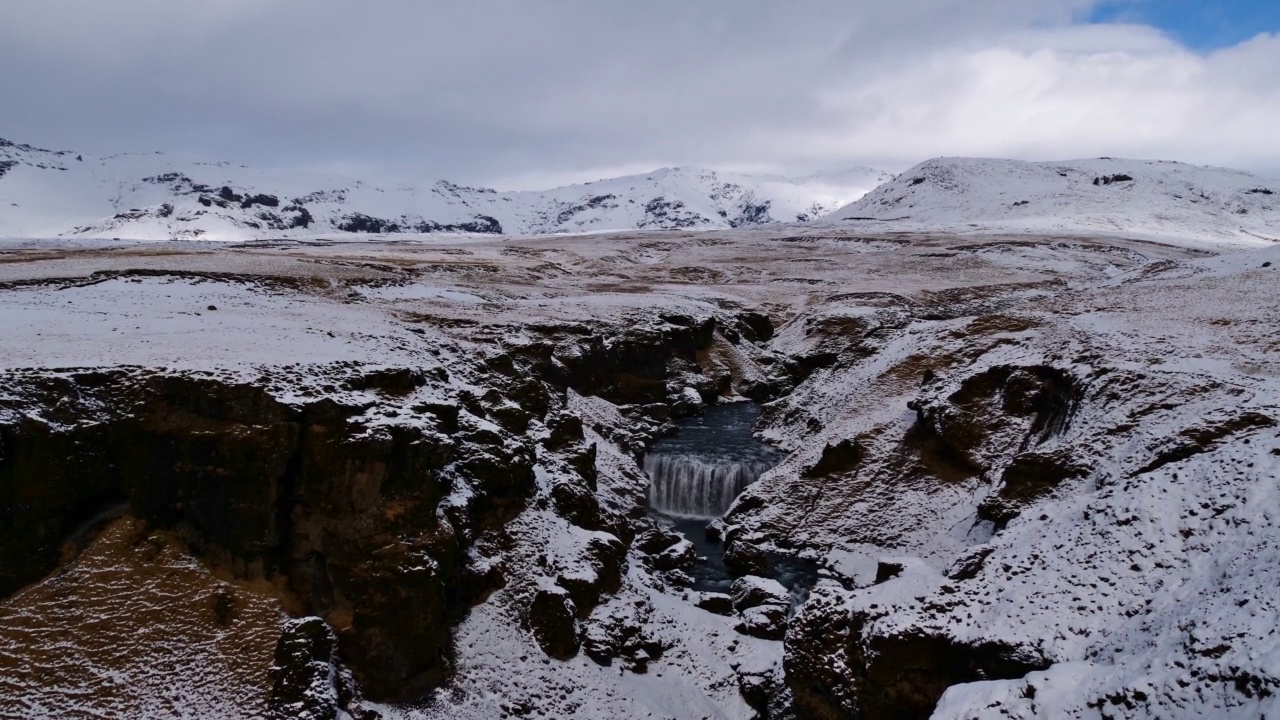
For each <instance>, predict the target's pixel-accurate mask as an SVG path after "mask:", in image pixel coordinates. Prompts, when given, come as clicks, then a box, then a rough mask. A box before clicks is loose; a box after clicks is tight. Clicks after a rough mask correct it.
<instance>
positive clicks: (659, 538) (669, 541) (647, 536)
mask: <svg viewBox="0 0 1280 720" xmlns="http://www.w3.org/2000/svg"><path fill="white" fill-rule="evenodd" d="M682 539H683V538H682V537H681V536H680V533H676V532H671V531H668V530H664V529H662V528H653V529H651V530H646V531H644V532H642V533H640V534H639V535H637V536H636V542H635V544H636V549H638V550H639V551H640V552H642V553H645V554H646V555H653V554H654V553H659V552H662V551H663V550H666V549H667V548H669V547H671V546H672V545H675V544H676V543H678V542H680V541H681V540H682Z"/></svg>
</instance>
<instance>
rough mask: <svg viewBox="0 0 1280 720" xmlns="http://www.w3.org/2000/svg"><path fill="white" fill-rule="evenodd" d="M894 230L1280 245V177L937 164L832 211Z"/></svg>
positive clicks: (1124, 166)
mask: <svg viewBox="0 0 1280 720" xmlns="http://www.w3.org/2000/svg"><path fill="white" fill-rule="evenodd" d="M827 220H828V221H830V222H833V223H837V224H841V225H843V224H849V223H855V224H862V225H865V224H868V223H875V224H876V225H877V226H881V225H889V226H891V228H886V227H879V228H878V229H879V230H880V231H883V230H886V229H901V230H918V231H924V232H928V231H937V230H947V231H959V232H992V231H995V232H1028V233H1037V234H1049V235H1052V234H1061V233H1070V234H1077V235H1079V234H1091V235H1099V234H1103V235H1119V236H1124V237H1150V238H1157V239H1161V240H1164V241H1168V242H1183V243H1185V242H1195V241H1201V242H1203V241H1209V242H1219V243H1221V242H1224V241H1225V242H1230V243H1232V244H1236V245H1243V246H1259V245H1265V244H1267V243H1269V242H1275V241H1277V240H1280V180H1275V179H1268V178H1262V177H1258V176H1256V175H1251V174H1249V173H1246V172H1241V171H1238V170H1227V169H1224V168H1214V167H1201V166H1196V165H1187V164H1184V163H1177V162H1155V161H1148V160H1126V159H1119V158H1099V159H1094V160H1072V161H1066V162H1038V163H1033V162H1021V161H1017V160H996V159H982V158H936V159H933V160H929V161H927V162H923V163H921V164H919V165H917V166H915V167H913V168H911V169H910V170H908V171H906V172H904V173H902V174H901V175H899V176H897V177H896V178H895V179H894V180H893V181H891V182H887V183H885V184H884V185H882V186H880V187H879V188H876V190H874V191H873V192H871V193H868V194H867V195H865V196H863V197H862V198H860V199H858V200H856V201H854V202H853V203H851V204H850V205H848V206H846V207H843V208H841V209H840V210H838V211H836V212H834V213H832V214H831V215H830V216H829V217H828V218H827Z"/></svg>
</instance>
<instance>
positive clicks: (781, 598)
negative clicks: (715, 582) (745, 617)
mask: <svg viewBox="0 0 1280 720" xmlns="http://www.w3.org/2000/svg"><path fill="white" fill-rule="evenodd" d="M730 592H731V594H732V597H733V609H734V610H737V611H738V612H743V611H744V610H747V609H749V608H753V607H759V606H761V605H781V606H783V607H784V608H787V607H790V606H791V594H790V593H788V592H787V589H786V588H785V587H783V586H782V583H780V582H778V581H777V580H772V579H769V578H762V577H754V576H750V575H749V576H747V577H740V578H738V579H737V580H734V581H733V587H732V589H731V591H730Z"/></svg>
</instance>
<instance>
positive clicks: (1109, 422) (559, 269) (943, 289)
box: [0, 229, 1280, 719]
mask: <svg viewBox="0 0 1280 720" xmlns="http://www.w3.org/2000/svg"><path fill="white" fill-rule="evenodd" d="M1188 245H1189V246H1187V247H1175V246H1170V245H1163V244H1157V243H1152V242H1144V241H1137V240H1125V239H1120V238H1088V237H1076V236H1071V237H1030V236H1000V237H996V236H972V235H965V236H957V235H945V234H939V235H930V234H918V233H917V234H884V235H864V234H855V233H850V232H841V231H837V230H818V229H811V230H805V231H795V230H791V231H784V230H780V229H753V230H736V231H723V232H721V231H712V232H697V233H689V232H683V233H682V232H642V233H617V234H600V235H589V236H554V237H537V238H511V239H506V240H499V239H492V238H489V239H484V238H480V239H468V238H448V237H432V238H407V239H405V240H403V241H396V242H383V241H378V242H371V243H345V242H329V241H306V242H255V243H246V244H238V245H225V246H221V245H211V244H183V243H164V244H130V243H89V242H80V243H60V244H51V243H35V242H28V243H21V242H10V243H5V244H3V245H0V327H2V328H4V331H3V333H2V334H0V594H2V595H0V597H3V599H2V600H0V716H6V717H8V716H22V717H32V716H37V717H38V716H79V717H137V716H139V715H149V716H191V717H308V718H334V717H354V718H374V717H382V718H406V719H408V718H494V717H548V718H561V717H587V718H594V717H600V718H605V717H610V718H646V717H665V718H703V717H706V718H751V717H769V718H792V717H796V718H809V717H813V718H845V717H848V718H906V717H929V716H930V715H933V716H935V717H944V718H968V717H1016V718H1030V717H1081V718H1103V717H1153V718H1168V717H1202V716H1216V717H1240V718H1246V717H1248V718H1253V717H1261V716H1263V715H1268V714H1274V713H1277V712H1280V707H1277V706H1276V704H1277V700H1276V693H1277V692H1278V691H1280V690H1278V688H1280V646H1278V645H1277V642H1276V627H1277V621H1278V620H1280V617H1278V613H1280V606H1278V605H1277V604H1276V602H1275V600H1274V587H1275V586H1276V583H1277V580H1280V577H1277V572H1278V569H1280V565H1278V564H1277V562H1276V560H1277V556H1278V552H1280V544H1278V542H1277V539H1278V538H1280V528H1277V522H1280V519H1278V518H1277V517H1276V513H1275V507H1276V499H1277V496H1278V495H1280V487H1277V479H1278V474H1280V473H1278V470H1280V426H1278V425H1277V421H1278V420H1280V337H1278V336H1277V335H1276V331H1275V328H1277V327H1280V274H1278V273H1280V247H1265V248H1260V249H1259V248H1254V249H1233V248H1222V247H1214V246H1206V245H1199V246H1197V244H1196V243H1188ZM742 400H750V401H754V402H759V403H763V408H762V419H761V422H760V426H759V430H760V433H761V436H762V437H763V438H765V439H767V440H768V441H769V442H770V443H772V444H773V445H775V446H776V447H778V448H780V449H781V450H783V451H785V452H786V453H788V454H787V457H786V459H785V460H783V461H782V463H781V464H780V465H779V466H777V467H776V468H774V469H773V470H771V471H769V472H766V473H765V474H764V475H763V477H761V479H760V480H759V481H758V482H757V483H755V484H754V485H752V486H750V487H749V488H748V489H747V491H746V492H744V493H743V494H742V496H740V497H739V498H738V500H737V502H736V503H735V504H734V506H733V507H732V508H731V509H730V510H729V512H728V514H727V515H726V517H725V518H724V519H723V520H722V521H721V522H720V523H719V524H718V525H717V529H718V530H719V532H720V533H721V534H722V536H723V540H724V548H725V554H724V562H725V565H726V566H727V567H728V568H729V569H730V571H731V572H733V573H734V574H735V575H737V576H740V577H741V578H743V579H741V580H739V581H738V582H737V583H735V584H734V589H733V592H732V594H731V596H718V595H711V594H706V593H699V592H695V591H693V590H691V589H690V586H691V578H690V577H689V574H688V572H687V571H688V570H689V567H690V564H691V563H693V562H696V560H695V559H694V558H693V557H692V554H691V552H690V550H689V544H688V543H687V541H683V540H682V539H681V537H680V536H679V535H676V534H673V533H672V532H671V530H670V529H669V528H667V527H664V526H663V525H662V524H661V523H660V522H658V521H656V520H655V518H654V517H652V516H651V515H650V514H649V513H648V512H647V511H646V492H647V489H648V482H649V481H648V478H647V477H646V476H645V475H644V473H643V472H642V470H641V465H640V460H641V457H642V455H643V452H644V449H645V448H646V447H647V446H649V445H650V444H651V443H652V442H653V441H655V440H656V439H657V438H659V437H661V436H663V435H665V434H667V433H670V432H672V431H673V430H674V429H675V427H676V425H675V423H676V422H677V421H679V420H680V419H681V418H685V417H688V416H690V415H696V414H698V413H700V412H701V411H702V409H703V408H704V407H705V406H706V405H708V404H714V403H718V402H726V401H742ZM782 556H791V557H796V558H800V559H803V560H805V561H806V562H809V563H812V564H813V566H814V567H816V568H818V574H819V579H818V581H817V584H816V585H815V586H814V587H813V588H812V590H811V592H809V594H808V598H807V600H806V601H805V602H804V603H803V604H802V605H800V606H799V607H796V608H791V607H788V605H787V603H788V602H789V601H788V599H787V597H786V593H785V591H783V590H782V589H781V588H780V587H779V586H777V584H776V583H774V582H773V581H772V580H770V579H769V576H770V573H771V569H770V564H771V561H772V559H773V558H777V557H782Z"/></svg>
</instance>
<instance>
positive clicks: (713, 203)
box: [0, 139, 889, 240]
mask: <svg viewBox="0 0 1280 720" xmlns="http://www.w3.org/2000/svg"><path fill="white" fill-rule="evenodd" d="M888 177H889V176H888V175H886V174H884V173H881V172H879V171H875V170H870V169H867V168H856V169H853V170H849V171H846V172H843V173H833V174H826V175H820V176H819V175H814V176H808V177H801V178H784V177H778V176H770V175H748V174H734V173H716V172H713V171H710V170H700V169H696V168H664V169H661V170H657V171H655V172H653V173H649V174H647V175H634V176H628V177H620V178H613V179H608V180H600V181H597V182H592V183H586V184H584V185H573V186H568V187H561V188H555V189H552V190H545V191H530V192H496V191H494V190H489V189H485V188H470V187H464V186H461V185H456V184H454V183H450V182H447V181H440V182H436V183H430V184H422V185H414V184H395V185H388V186H379V185H374V184H370V183H367V182H364V181H360V180H354V179H351V178H342V177H326V176H324V175H315V174H289V173H281V172H268V171H261V170H254V169H251V168H247V167H243V166H237V165H232V164H229V163H200V162H184V161H182V160H180V159H178V158H173V157H170V156H167V155H164V154H161V153H152V154H124V155H112V156H106V157H95V156H90V155H84V154H78V153H74V152H66V151H50V150H43V149H40V148H35V147H31V146H29V145H22V144H17V143H13V142H10V141H6V140H3V139H0V237H11V238H22V237H34V238H48V237H86V238H125V239H143V240H170V239H178V240H250V239H261V238H284V237H288V238H301V237H317V236H321V237H333V236H342V235H352V234H364V235H368V234H376V235H386V234H423V233H472V234H506V235H527V234H542V233H564V232H582V231H596V230H626V229H672V228H686V229H710V228H729V227H739V226H746V225H758V224H762V223H769V222H804V221H809V220H814V219H816V218H818V217H820V216H822V215H824V214H826V213H829V212H831V211H832V210H835V209H836V208H838V207H840V206H842V205H844V204H846V203H848V202H849V201H851V200H853V199H855V198H857V197H859V196H861V195H862V194H863V193H865V192H867V191H868V190H870V189H872V188H873V187H875V186H876V185H877V184H878V183H880V182H881V181H882V180H885V179H887V178H888Z"/></svg>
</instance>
